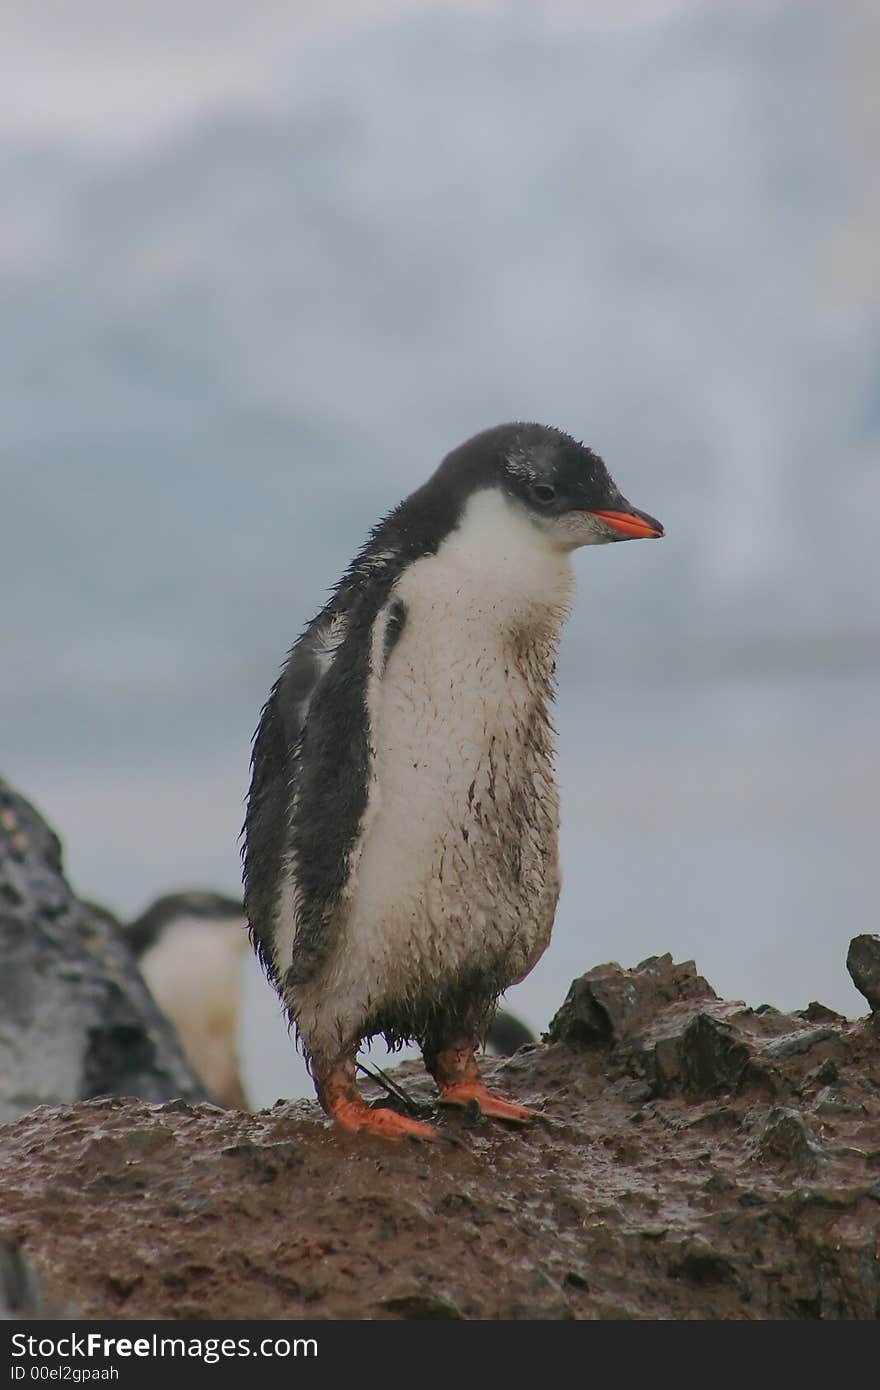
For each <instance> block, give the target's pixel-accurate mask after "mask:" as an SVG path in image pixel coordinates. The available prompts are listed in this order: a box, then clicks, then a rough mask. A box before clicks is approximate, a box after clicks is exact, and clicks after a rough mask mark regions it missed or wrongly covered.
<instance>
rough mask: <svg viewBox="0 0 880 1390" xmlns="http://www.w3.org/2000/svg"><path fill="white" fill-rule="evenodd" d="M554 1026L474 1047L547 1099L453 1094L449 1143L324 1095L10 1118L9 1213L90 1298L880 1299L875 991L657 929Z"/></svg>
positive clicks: (229, 1313)
mask: <svg viewBox="0 0 880 1390" xmlns="http://www.w3.org/2000/svg"><path fill="white" fill-rule="evenodd" d="M548 1036H549V1038H550V1039H551V1040H550V1041H548V1042H546V1043H543V1044H540V1045H538V1046H536V1047H534V1048H529V1049H523V1050H522V1051H520V1052H519V1053H517V1054H516V1055H515V1056H514V1057H512V1058H510V1059H508V1060H506V1061H504V1062H492V1063H490V1062H487V1063H486V1064H485V1068H484V1070H485V1073H486V1075H487V1076H488V1077H491V1080H492V1082H493V1084H494V1085H495V1086H496V1087H497V1088H498V1089H500V1090H502V1091H503V1092H504V1093H505V1094H507V1095H509V1096H511V1097H512V1098H514V1099H516V1100H519V1101H522V1102H524V1103H525V1104H527V1105H530V1106H534V1107H535V1108H537V1109H538V1110H539V1111H540V1112H541V1118H539V1119H537V1120H536V1121H535V1122H534V1123H533V1124H532V1125H531V1126H530V1127H529V1128H528V1129H527V1130H525V1131H519V1130H512V1129H509V1128H505V1127H503V1126H501V1125H498V1124H496V1123H492V1122H488V1121H485V1120H483V1119H481V1118H479V1117H478V1116H475V1115H469V1114H463V1113H460V1112H445V1111H444V1112H443V1113H442V1114H441V1115H439V1116H437V1117H436V1118H437V1132H438V1139H437V1141H436V1142H435V1143H432V1144H417V1143H414V1142H405V1143H397V1144H391V1143H387V1142H383V1141H381V1140H378V1139H374V1138H361V1137H357V1136H346V1135H343V1134H341V1133H338V1132H336V1131H334V1130H333V1129H331V1128H329V1127H328V1126H327V1125H326V1124H325V1123H324V1122H323V1118H322V1116H321V1113H320V1111H319V1110H318V1108H317V1106H316V1105H314V1104H312V1103H309V1102H296V1103H292V1104H291V1103H282V1102H279V1103H278V1104H277V1105H276V1106H275V1107H274V1108H273V1109H272V1110H269V1111H264V1112H262V1113H260V1114H257V1115H251V1114H245V1113H242V1112H236V1111H224V1110H221V1109H218V1108H216V1107H213V1106H210V1105H191V1104H187V1103H184V1102H182V1101H172V1102H170V1103H166V1104H163V1105H148V1104H145V1103H143V1102H141V1101H138V1100H124V1099H113V1100H106V1101H104V1100H93V1101H88V1102H84V1103H79V1104H76V1105H69V1106H51V1107H49V1106H43V1107H40V1108H39V1109H37V1110H34V1111H33V1112H32V1113H30V1114H28V1115H26V1116H24V1117H22V1118H21V1119H19V1120H17V1121H15V1122H14V1123H11V1124H8V1125H6V1126H4V1127H3V1128H2V1129H0V1194H2V1196H0V1236H5V1237H7V1238H8V1239H9V1240H10V1241H12V1242H18V1243H19V1244H20V1247H21V1249H22V1251H23V1253H24V1254H25V1256H26V1257H27V1258H28V1260H29V1261H30V1262H31V1263H32V1264H33V1265H34V1266H35V1268H36V1270H37V1272H38V1274H39V1276H40V1279H41V1281H42V1285H43V1290H44V1294H45V1297H46V1298H47V1300H48V1302H49V1304H50V1306H51V1307H54V1308H55V1309H56V1310H59V1311H60V1310H65V1309H66V1310H68V1311H72V1312H75V1313H77V1314H79V1315H81V1316H84V1317H110V1318H229V1317H232V1318H292V1319H301V1318H308V1319H311V1318H423V1319H435V1318H505V1319H545V1318H546V1319H568V1318H756V1319H757V1318H874V1317H876V1316H877V1315H878V1313H880V1019H878V1016H877V1015H874V1016H872V1017H870V1018H866V1019H863V1020H860V1021H858V1022H851V1021H848V1020H846V1019H843V1018H841V1017H840V1016H839V1015H837V1014H834V1013H833V1012H832V1011H830V1010H828V1009H825V1008H823V1007H822V1006H821V1005H818V1004H812V1005H810V1006H809V1007H808V1008H807V1009H805V1010H802V1011H801V1012H799V1013H796V1014H783V1013H780V1012H778V1011H777V1010H775V1009H773V1008H770V1007H767V1006H764V1007H761V1008H758V1009H754V1010H753V1009H750V1008H746V1007H744V1006H743V1005H741V1004H737V1003H729V1002H724V1001H722V1000H719V999H718V998H717V997H716V996H715V994H714V992H713V991H712V990H711V988H710V987H709V986H708V985H707V984H706V982H705V980H703V979H701V977H700V976H699V975H697V973H696V971H695V969H694V967H693V965H692V964H685V965H674V964H673V962H672V960H671V958H670V957H669V956H664V957H659V958H654V959H652V960H650V961H647V962H644V963H643V964H642V965H641V966H639V967H637V968H636V969H635V970H623V969H621V967H620V966H616V965H609V966H603V967H600V968H599V969H598V970H594V971H590V972H589V974H588V975H586V976H584V977H582V978H581V979H580V980H578V981H575V983H574V984H573V986H572V990H571V991H570V993H569V997H568V999H567V1000H566V1002H565V1004H564V1005H563V1007H562V1008H561V1009H560V1011H559V1013H558V1014H557V1016H556V1018H555V1019H554V1021H553V1024H552V1025H551V1029H550V1032H549V1035H548ZM394 1075H395V1077H396V1078H397V1079H398V1080H400V1081H401V1082H402V1084H403V1085H404V1087H405V1089H406V1091H407V1092H409V1093H410V1094H411V1096H412V1097H413V1099H414V1101H415V1102H416V1103H417V1104H419V1105H422V1106H430V1105H431V1104H432V1099H431V1096H432V1092H431V1087H430V1085H429V1084H428V1081H427V1078H425V1077H424V1075H423V1073H422V1072H421V1069H420V1068H419V1067H418V1066H417V1065H416V1064H413V1063H408V1064H406V1065H405V1066H404V1067H401V1068H400V1069H398V1070H397V1071H396V1072H395V1073H394ZM365 1089H366V1091H367V1093H370V1088H369V1086H368V1087H366V1088H365ZM372 1094H373V1095H374V1096H378V1094H379V1093H378V1092H377V1091H375V1090H374V1091H373V1092H372Z"/></svg>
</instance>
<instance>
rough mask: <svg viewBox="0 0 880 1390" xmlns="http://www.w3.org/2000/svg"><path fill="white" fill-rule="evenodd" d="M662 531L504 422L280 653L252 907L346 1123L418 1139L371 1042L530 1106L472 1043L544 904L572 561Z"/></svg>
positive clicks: (529, 433)
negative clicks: (483, 1073)
mask: <svg viewBox="0 0 880 1390" xmlns="http://www.w3.org/2000/svg"><path fill="white" fill-rule="evenodd" d="M662 535H663V528H662V526H661V525H660V523H659V522H658V521H655V520H654V518H653V517H650V516H648V515H646V514H645V513H644V512H640V511H637V510H636V509H635V508H634V507H632V506H631V505H630V503H629V502H627V501H626V499H625V498H624V497H623V496H622V495H621V493H620V492H619V490H618V489H617V487H616V486H615V484H614V483H613V482H612V480H611V478H610V477H609V475H608V473H607V471H606V468H605V465H604V463H603V462H602V460H601V459H600V458H599V457H598V456H597V455H596V454H594V453H593V452H592V451H591V450H590V449H588V448H586V447H584V446H583V445H582V444H579V443H576V441H575V440H574V439H572V438H571V437H570V436H569V435H567V434H563V433H562V431H560V430H557V429H553V428H550V427H547V426H543V425H537V424H507V425H500V426H498V427H497V428H495V429H490V430H487V431H485V432H483V433H482V434H478V435H476V436H475V437H474V438H473V439H470V440H468V441H467V442H466V443H464V444H462V445H461V446H460V447H459V448H457V449H455V450H453V452H452V453H450V454H448V455H447V457H446V458H445V459H444V460H443V462H442V463H441V464H440V466H439V468H438V469H437V471H436V472H435V473H434V474H433V476H432V477H431V478H429V480H428V481H427V482H426V483H425V484H424V485H423V486H422V487H420V488H419V489H418V490H417V491H416V492H414V493H413V494H412V495H411V496H410V497H408V498H407V499H406V500H405V501H403V502H402V503H401V504H400V505H399V506H398V507H397V508H395V510H394V511H392V512H391V513H390V514H389V515H388V516H386V517H385V519H384V520H383V521H381V522H380V523H379V524H378V525H377V526H376V527H375V528H374V530H373V531H372V533H371V534H370V536H369V538H368V540H367V542H366V544H365V545H364V547H363V549H362V550H361V551H360V553H359V554H358V555H357V557H356V558H355V560H354V561H353V562H352V564H351V566H350V568H349V569H348V571H347V572H346V574H345V575H344V576H343V578H342V579H341V580H340V582H339V584H338V585H337V587H336V589H335V590H334V592H333V596H332V598H331V599H330V601H329V603H327V604H326V606H325V607H324V608H323V609H322V610H321V612H320V613H319V614H318V615H317V617H316V618H314V619H313V621H312V622H311V623H310V624H309V626H308V627H307V628H306V630H305V631H304V632H303V634H302V636H301V637H300V638H299V640H298V641H297V642H296V644H295V645H294V647H293V648H292V650H291V652H290V655H289V659H288V661H287V664H286V666H285V668H284V670H283V672H282V674H281V676H280V678H279V679H278V681H277V682H276V684H275V686H274V687H273V689H272V692H271V694H270V696H269V699H268V701H267V703H266V705H265V706H264V709H263V712H262V716H261V719H260V723H259V727H258V729H257V733H256V736H255V740H254V747H253V758H252V779H251V787H250V793H249V797H248V805H247V814H246V819H245V826H244V832H243V833H244V850H243V853H244V883H245V910H246V913H247V916H248V920H249V923H250V930H251V936H252V940H253V942H254V945H255V947H256V949H257V951H258V953H259V955H260V958H261V960H262V962H263V965H264V967H265V969H266V970H267V972H268V974H269V976H270V978H271V979H272V981H273V982H274V984H275V986H276V988H277V989H278V991H279V994H280V995H281V997H282V999H283V1001H284V1003H285V1006H286V1008H287V1011H288V1014H289V1017H290V1019H291V1021H292V1022H293V1024H294V1025H295V1027H296V1031H297V1035H298V1038H299V1041H300V1044H301V1046H302V1048H303V1051H304V1054H305V1057H306V1059H307V1062H308V1065H309V1068H310V1070H311V1073H312V1077H313V1080H314V1083H315V1089H316V1091H317V1094H318V1099H319V1101H320V1103H321V1105H322V1107H323V1108H324V1110H325V1111H326V1113H327V1114H328V1115H329V1116H331V1117H332V1118H333V1119H334V1120H335V1121H336V1123H337V1124H338V1125H339V1126H340V1127H341V1128H342V1129H344V1130H348V1131H355V1132H357V1131H368V1132H371V1133H374V1134H380V1135H385V1136H388V1137H392V1138H396V1137H398V1136H401V1135H405V1134H408V1135H413V1136H415V1137H418V1138H430V1137H432V1135H433V1133H434V1131H433V1130H432V1128H431V1127H430V1126H429V1125H426V1124H423V1123H421V1122H419V1121H416V1120H413V1119H409V1118H406V1117H404V1116H402V1115H398V1114H397V1113H396V1112H394V1111H391V1110H388V1109H377V1110H374V1109H370V1108H369V1107H368V1106H367V1105H366V1103H365V1102H364V1100H363V1099H362V1097H361V1096H360V1094H359V1092H358V1090H357V1087H356V1085H355V1055H356V1053H357V1049H358V1047H359V1046H360V1044H361V1042H362V1040H364V1039H368V1038H370V1037H373V1036H375V1035H377V1034H382V1035H383V1036H384V1037H385V1039H386V1041H387V1043H388V1044H389V1046H392V1047H394V1046H397V1045H400V1044H401V1043H402V1042H404V1041H406V1040H414V1041H416V1042H417V1043H418V1045H419V1046H420V1048H421V1050H422V1056H423V1059H424V1062H425V1065H426V1067H427V1069H428V1071H429V1072H430V1073H431V1074H432V1075H433V1077H434V1079H435V1081H436V1083H437V1086H438V1088H439V1093H440V1095H439V1099H440V1102H441V1104H449V1105H468V1104H470V1103H471V1102H473V1101H476V1102H477V1103H478V1105H479V1107H480V1109H481V1111H482V1113H483V1114H484V1115H486V1116H489V1117H492V1118H496V1119H501V1120H510V1121H515V1122H520V1123H522V1122H525V1121H527V1120H528V1119H529V1118H530V1115H531V1112H529V1111H528V1110H526V1109H525V1108H524V1107H523V1106H521V1105H515V1104H513V1103H512V1102H510V1101H508V1100H505V1099H504V1098H503V1097H501V1096H499V1095H496V1094H493V1093H492V1092H491V1091H489V1090H488V1088H487V1087H486V1085H485V1084H484V1083H483V1081H482V1080H481V1077H480V1073H479V1070H478V1068H477V1064H476V1061H475V1057H474V1053H475V1051H476V1049H477V1048H478V1046H479V1044H480V1041H481V1039H482V1038H483V1037H484V1036H485V1034H486V1031H487V1028H488V1024H489V1021H490V1019H491V1017H492V1015H493V1012H494V1009H495V1005H496V1001H497V999H498V997H499V995H500V994H501V992H502V991H503V990H505V989H506V988H507V987H508V986H509V985H511V984H514V983H515V982H517V981H518V980H521V979H522V978H523V977H524V976H525V975H526V974H528V972H529V971H530V970H531V969H532V967H533V966H534V965H535V963H536V962H537V960H538V959H539V958H540V956H541V955H542V953H543V952H544V950H545V949H546V947H547V944H548V942H549V940H550V932H551V928H552V925H553V918H554V914H555V910H556V903H557V898H558V896H559V867H558V852H557V839H558V797H557V790H556V784H555V779H554V774H553V733H552V728H551V724H550V716H549V705H550V702H551V700H552V696H553V690H554V672H555V659H556V648H557V642H558V637H559V632H560V629H561V626H562V623H563V621H564V619H565V617H566V614H567V611H568V607H569V603H570V600H571V595H572V583H573V575H572V562H571V555H572V552H573V551H574V550H576V549H577V548H578V547H580V546H584V545H598V544H603V543H605V542H607V541H620V540H627V539H630V538H634V537H649V536H662Z"/></svg>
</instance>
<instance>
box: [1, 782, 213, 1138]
mask: <svg viewBox="0 0 880 1390" xmlns="http://www.w3.org/2000/svg"><path fill="white" fill-rule="evenodd" d="M0 960H2V967H0V1122H2V1121H4V1120H11V1119H14V1118H15V1117H16V1116H18V1115H22V1114H24V1113H26V1112H27V1111H29V1110H32V1109H33V1108H34V1106H37V1105H42V1104H47V1103H48V1104H55V1103H58V1102H64V1101H75V1100H85V1099H88V1098H90V1097H92V1096H101V1095H109V1096H121V1095H138V1096H142V1097H144V1098H146V1099H148V1100H153V1101H162V1100H168V1099H171V1098H172V1097H176V1096H181V1097H184V1098H186V1099H188V1100H193V1101H196V1100H200V1099H202V1098H204V1095H205V1092H204V1089H203V1087H202V1086H201V1084H200V1083H199V1082H198V1081H197V1080H196V1078H195V1076H194V1075H193V1073H192V1071H191V1069H190V1067H189V1065H188V1063H187V1062H186V1061H185V1059H184V1056H183V1053H182V1052H181V1049H180V1045H179V1043H178V1041H177V1038H176V1036H175V1034H174V1031H173V1029H172V1028H171V1026H170V1024H169V1023H168V1022H167V1021H166V1019H165V1018H164V1017H163V1016H162V1014H161V1013H160V1012H159V1010H158V1009H157V1007H156V1005H155V1004H154V1002H153V999H152V997H151V995H150V993H149V991H148V989H147V987H146V985H145V984H144V982H143V980H142V979H141V976H140V973H139V971H138V969H137V966H136V965H135V963H134V959H133V956H132V954H131V952H130V950H129V948H128V946H127V944H126V942H125V940H124V937H123V934H122V930H121V928H120V927H119V924H118V923H117V922H116V921H115V920H114V919H113V918H112V917H111V916H110V914H109V913H106V912H104V911H103V910H102V909H100V908H97V907H93V906H91V905H90V904H87V903H83V902H80V901H79V900H78V899H77V898H76V897H75V895H74V894H73V892H72V891H71V888H70V886H69V884H68V883H67V881H66V879H65V877H64V872H63V867H62V859H61V847H60V845H59V842H58V839H57V837H56V836H55V835H54V834H53V833H52V831H51V830H50V829H49V827H48V826H47V825H46V823H45V821H43V819H42V818H41V817H40V815H39V814H38V813H37V811H35V810H34V808H33V806H31V805H30V804H29V803H28V802H27V801H25V800H24V798H23V797H21V796H19V795H18V794H17V793H16V792H15V791H14V790H13V789H12V788H11V787H10V786H9V784H8V783H6V782H4V781H2V779H0Z"/></svg>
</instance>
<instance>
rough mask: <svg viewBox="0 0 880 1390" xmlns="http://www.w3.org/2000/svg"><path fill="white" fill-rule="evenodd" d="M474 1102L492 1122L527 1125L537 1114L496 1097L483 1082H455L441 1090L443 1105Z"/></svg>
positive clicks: (510, 1101) (522, 1106) (501, 1097)
mask: <svg viewBox="0 0 880 1390" xmlns="http://www.w3.org/2000/svg"><path fill="white" fill-rule="evenodd" d="M472 1101H476V1102H477V1105H478V1106H479V1107H480V1113H481V1114H482V1115H485V1116H487V1117H488V1119H490V1120H510V1121H511V1122H512V1123H513V1124H517V1125H525V1124H528V1122H529V1120H533V1119H534V1118H535V1115H536V1114H537V1111H535V1110H527V1109H526V1107H525V1106H524V1105H516V1104H514V1102H513V1101H512V1100H505V1099H504V1097H503V1096H496V1095H495V1093H494V1091H490V1090H489V1088H488V1086H486V1085H484V1084H483V1082H482V1081H455V1082H453V1083H452V1084H451V1085H448V1086H441V1088H440V1104H441V1105H470V1104H471V1102H472Z"/></svg>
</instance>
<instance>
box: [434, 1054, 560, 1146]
mask: <svg viewBox="0 0 880 1390" xmlns="http://www.w3.org/2000/svg"><path fill="white" fill-rule="evenodd" d="M476 1047H477V1043H476V1041H475V1040H473V1039H465V1038H458V1039H456V1040H455V1041H453V1042H447V1043H445V1044H444V1045H442V1046H439V1047H436V1048H434V1047H431V1046H426V1047H425V1049H424V1051H423V1056H424V1059H425V1066H426V1067H427V1068H428V1071H429V1072H430V1073H431V1075H432V1076H433V1078H434V1080H435V1081H436V1082H437V1085H438V1087H439V1089H440V1104H441V1105H470V1104H471V1103H472V1102H473V1101H476V1103H477V1105H478V1106H479V1107H480V1112H481V1114H483V1115H486V1116H487V1117H488V1118H489V1119H491V1120H510V1121H512V1122H513V1123H514V1124H520V1125H523V1124H527V1123H528V1121H529V1120H531V1119H533V1118H534V1116H535V1113H536V1112H535V1111H534V1110H527V1109H526V1107H525V1106H524V1105H517V1104H516V1103H515V1102H514V1101H511V1100H505V1099H504V1097H503V1096H499V1095H496V1094H495V1092H494V1091H490V1090H489V1088H488V1086H487V1085H486V1083H485V1081H484V1080H483V1078H482V1077H481V1076H480V1072H479V1068H478V1067H477V1063H476V1059H475V1057H474V1052H475V1051H476Z"/></svg>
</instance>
